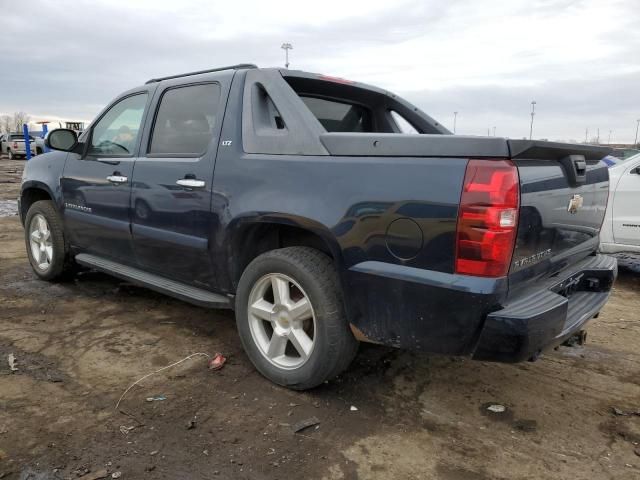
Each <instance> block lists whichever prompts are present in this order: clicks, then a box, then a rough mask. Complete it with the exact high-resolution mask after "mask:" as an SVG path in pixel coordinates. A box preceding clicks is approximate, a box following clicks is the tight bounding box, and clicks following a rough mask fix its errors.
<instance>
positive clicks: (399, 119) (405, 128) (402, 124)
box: [389, 110, 420, 134]
mask: <svg viewBox="0 0 640 480" xmlns="http://www.w3.org/2000/svg"><path fill="white" fill-rule="evenodd" d="M389 113H390V114H391V117H392V118H393V121H394V122H396V125H397V126H398V129H399V130H400V133H411V134H419V133H420V132H419V131H418V130H416V128H415V127H414V126H413V125H411V124H410V123H409V121H408V120H406V119H405V118H404V117H403V116H402V115H400V114H399V113H398V112H396V111H395V110H389Z"/></svg>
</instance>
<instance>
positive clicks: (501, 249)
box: [456, 160, 520, 277]
mask: <svg viewBox="0 0 640 480" xmlns="http://www.w3.org/2000/svg"><path fill="white" fill-rule="evenodd" d="M519 203H520V188H519V182H518V170H517V168H516V167H515V165H514V164H513V163H511V162H510V161H508V160H469V163H468V164H467V171H466V173H465V175H464V184H463V186H462V196H461V198H460V210H459V211H458V229H457V233H456V273H461V274H463V275H478V276H482V277H502V276H504V275H506V274H507V273H508V271H509V265H510V264H511V255H512V254H513V246H514V243H515V239H516V231H517V228H518V206H519Z"/></svg>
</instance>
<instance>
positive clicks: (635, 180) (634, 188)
mask: <svg viewBox="0 0 640 480" xmlns="http://www.w3.org/2000/svg"><path fill="white" fill-rule="evenodd" d="M639 205H640V154H639V155H635V156H633V157H630V158H628V159H626V160H624V161H623V162H620V163H616V164H615V165H613V166H611V167H610V168H609V201H608V202H607V212H606V215H605V217H604V223H603V224H602V230H601V231H600V251H601V252H602V253H609V254H617V253H632V254H640V210H639V208H638V206H639Z"/></svg>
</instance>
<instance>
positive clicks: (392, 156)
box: [19, 65, 617, 389]
mask: <svg viewBox="0 0 640 480" xmlns="http://www.w3.org/2000/svg"><path fill="white" fill-rule="evenodd" d="M394 114H395V115H394ZM398 117H400V118H402V119H403V121H402V122H399V121H398V120H397V118H398ZM403 124H408V125H410V126H411V127H412V129H413V131H414V132H415V133H417V134H404V133H403V132H404V131H406V130H403ZM409 130H411V129H409ZM46 143H47V146H48V147H50V148H52V149H54V150H58V151H53V152H51V153H46V154H44V155H40V156H38V157H36V158H35V159H34V160H33V161H30V162H28V165H27V167H26V168H25V171H24V175H23V179H22V186H21V193H20V200H19V211H20V218H21V220H22V223H23V225H24V227H25V240H26V246H27V254H28V257H29V261H30V263H31V266H32V268H33V270H34V272H35V274H36V275H37V276H38V277H40V278H42V279H44V280H54V279H56V278H59V277H60V276H62V275H65V274H66V275H69V274H71V273H73V271H74V265H78V264H79V265H82V266H84V267H89V268H93V269H97V270H101V271H104V272H107V273H110V274H112V275H115V276H117V277H120V278H124V279H127V280H128V281H131V282H135V283H137V284H140V285H144V286H146V287H149V288H151V289H154V290H157V291H160V292H163V293H165V294H168V295H172V296H175V297H178V298H181V299H183V300H187V301H190V302H192V303H195V304H198V305H201V306H206V307H211V308H232V309H234V310H235V316H236V323H237V328H238V333H239V336H240V339H241V341H242V344H243V346H244V348H245V351H246V352H247V355H248V357H249V358H250V359H251V361H252V362H253V363H254V365H255V366H256V368H257V369H258V370H259V371H260V372H261V373H262V374H263V375H265V376H266V377H267V378H269V379H271V380H272V381H274V382H275V383H278V384H281V385H285V386H287V387H290V388H295V389H305V388H311V387H314V386H316V385H319V384H321V383H323V382H324V381H326V380H328V379H330V378H332V377H334V376H336V375H337V374H339V373H340V372H341V371H343V370H344V369H345V368H346V367H347V366H348V365H349V363H350V362H351V360H352V359H353V358H354V356H355V353H356V349H357V346H358V341H365V342H374V343H380V344H385V345H390V346H394V347H399V348H405V349H411V350H417V351H423V352H429V353H440V354H447V355H464V356H468V357H472V358H474V359H478V360H492V361H499V362H519V361H524V360H534V359H536V358H538V356H539V355H540V354H541V353H542V351H543V350H546V349H548V348H552V347H554V346H556V345H559V344H561V343H562V342H564V341H565V340H567V339H569V338H570V337H572V336H574V335H580V332H581V331H582V330H583V329H584V328H585V326H586V324H587V323H588V322H589V321H590V320H591V319H592V318H594V317H595V316H597V314H598V312H599V311H600V309H601V308H602V307H603V306H604V304H605V303H606V301H607V299H608V297H609V293H610V291H611V286H612V284H613V281H614V279H615V277H616V273H617V267H616V260H615V259H613V258H611V257H609V256H606V255H599V254H598V253H597V249H598V245H599V231H600V227H601V225H602V220H603V217H604V214H605V208H606V202H607V194H608V182H609V177H608V172H607V167H606V165H605V164H604V163H603V162H601V161H600V160H601V159H602V158H603V157H604V156H605V155H607V154H608V153H609V152H610V149H608V148H605V147H598V146H593V145H577V144H566V143H552V142H545V141H537V140H534V141H531V140H510V139H506V138H498V137H471V136H458V135H452V134H451V132H449V131H448V130H447V129H446V128H444V127H443V126H442V125H441V124H440V123H438V122H437V121H435V120H434V119H432V118H431V117H430V116H428V115H427V114H425V113H423V112H422V111H420V110H419V109H418V108H416V107H415V106H413V105H411V104H410V103H408V102H407V101H405V100H403V99H402V98H400V97H398V96H396V95H393V94H391V93H389V92H387V91H385V90H382V89H379V88H376V87H372V86H369V85H365V84H361V83H358V82H352V81H348V80H344V79H340V78H335V77H329V76H325V75H319V74H313V73H307V72H300V71H293V70H281V69H259V68H254V67H253V66H251V65H238V66H235V67H228V68H222V69H213V70H210V71H206V72H194V73H189V74H184V75H173V76H170V77H165V78H160V79H152V80H150V81H148V82H147V83H146V84H144V85H141V86H139V87H137V88H134V89H132V90H130V91H128V92H126V93H124V94H122V95H120V96H119V97H118V98H116V99H115V100H114V101H113V102H112V103H111V104H110V105H109V106H107V107H106V108H105V110H104V111H103V112H102V113H100V114H99V115H98V117H97V118H96V120H95V121H94V122H93V123H92V124H91V125H90V126H89V128H88V129H87V131H86V132H85V133H84V134H83V135H81V136H80V137H77V135H76V133H75V132H74V131H72V130H69V129H58V130H53V131H52V132H51V133H50V134H49V136H48V137H47V139H46ZM214 166H215V170H214Z"/></svg>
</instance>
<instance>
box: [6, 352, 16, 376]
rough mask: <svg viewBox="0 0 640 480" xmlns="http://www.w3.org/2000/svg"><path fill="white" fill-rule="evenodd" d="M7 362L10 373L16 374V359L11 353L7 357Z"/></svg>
mask: <svg viewBox="0 0 640 480" xmlns="http://www.w3.org/2000/svg"><path fill="white" fill-rule="evenodd" d="M7 361H8V362H9V370H11V371H12V372H17V371H18V367H16V363H17V362H16V357H15V355H14V354H13V353H10V354H9V356H8V357H7Z"/></svg>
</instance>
